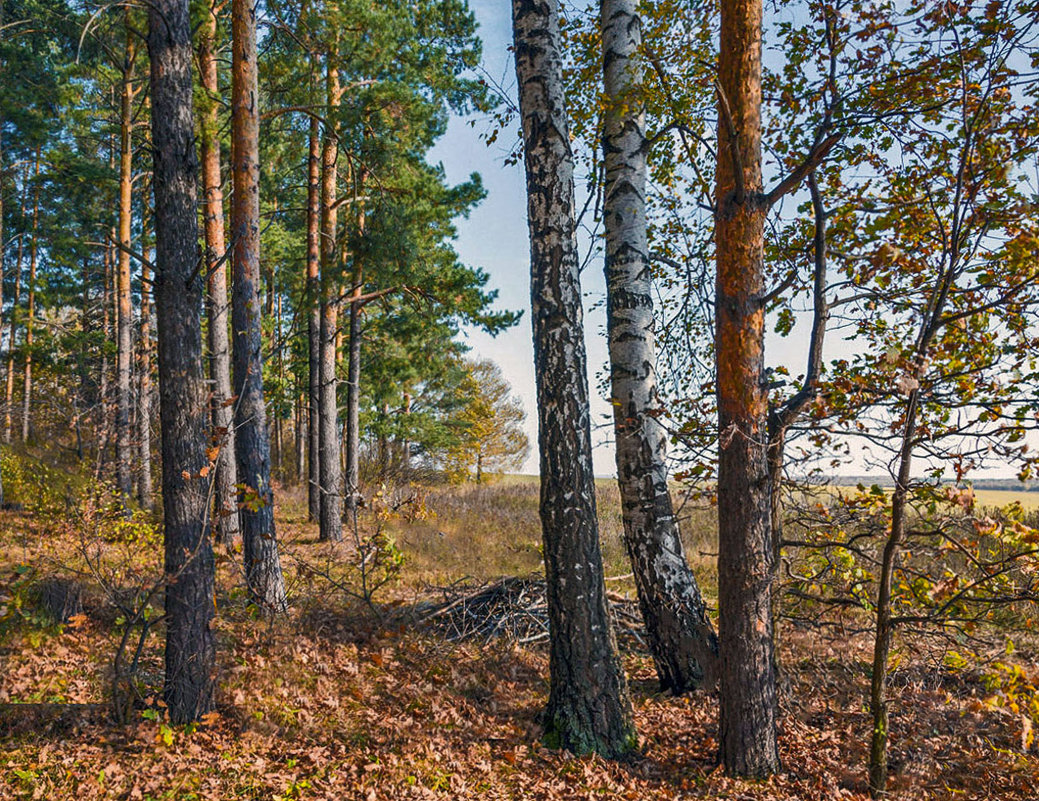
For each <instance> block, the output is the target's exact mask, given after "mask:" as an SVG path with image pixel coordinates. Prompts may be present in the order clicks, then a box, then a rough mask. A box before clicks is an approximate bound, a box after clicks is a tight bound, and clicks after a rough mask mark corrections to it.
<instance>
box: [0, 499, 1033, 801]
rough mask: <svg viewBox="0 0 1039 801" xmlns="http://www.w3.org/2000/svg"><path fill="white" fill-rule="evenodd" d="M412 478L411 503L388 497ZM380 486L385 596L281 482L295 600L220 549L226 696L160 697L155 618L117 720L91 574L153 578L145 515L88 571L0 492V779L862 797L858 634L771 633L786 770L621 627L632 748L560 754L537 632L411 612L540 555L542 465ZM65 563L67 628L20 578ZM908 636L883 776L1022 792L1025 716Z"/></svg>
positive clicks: (107, 618)
mask: <svg viewBox="0 0 1039 801" xmlns="http://www.w3.org/2000/svg"><path fill="white" fill-rule="evenodd" d="M407 493H410V494H407ZM405 498H412V500H411V501H410V502H407V503H401V501H402V500H404V499H405ZM380 503H384V504H387V505H389V506H392V505H394V504H398V503H400V506H399V508H398V510H397V511H396V512H393V513H389V512H388V511H387V512H384V513H383V514H382V515H381V517H382V518H384V519H383V520H382V525H383V527H384V529H385V530H386V531H387V532H389V533H391V534H392V535H393V538H394V540H395V542H396V545H397V546H398V547H399V549H400V550H401V552H402V553H403V555H404V567H403V570H402V572H401V574H400V576H399V577H398V578H397V580H396V581H395V582H394V583H392V584H390V585H388V586H387V587H385V588H384V589H383V590H382V591H380V593H379V594H378V595H377V596H376V598H375V601H374V603H375V611H373V610H371V609H369V608H367V607H366V605H364V604H363V603H359V602H358V601H357V600H356V599H354V598H351V597H350V596H349V593H348V591H349V590H351V589H356V586H355V585H354V584H352V583H351V582H352V578H351V577H352V576H353V575H354V574H351V573H349V572H348V571H346V570H345V569H341V566H342V565H344V564H348V563H349V562H350V561H351V557H352V553H351V548H350V546H349V545H346V546H343V547H338V548H332V547H327V546H324V545H319V544H318V543H317V542H316V531H315V529H314V528H313V527H312V526H311V525H310V524H307V523H306V522H305V520H304V517H305V514H304V498H303V497H302V495H301V494H300V493H299V492H298V491H286V492H282V493H281V494H279V496H278V509H277V513H278V519H279V524H280V533H281V537H282V539H283V565H284V567H285V571H286V576H287V580H288V585H289V587H290V592H291V599H292V611H291V612H290V614H289V615H288V616H287V617H286V618H285V619H283V620H280V621H276V622H274V623H267V622H264V621H263V620H261V619H259V618H257V616H256V614H255V612H254V610H253V609H252V608H251V607H250V606H249V605H248V603H247V601H246V599H245V597H244V594H243V591H242V589H241V582H240V576H239V570H238V568H237V556H229V555H226V554H221V555H220V556H219V559H218V595H217V606H218V610H219V615H218V618H217V625H216V628H217V636H218V648H219V662H220V665H221V674H220V676H219V703H220V707H219V712H218V714H216V715H213V716H212V717H211V718H210V719H209V720H208V722H207V724H206V725H204V726H201V727H174V726H169V725H167V724H166V723H165V722H163V720H162V714H161V706H155V701H156V697H157V692H158V690H159V688H160V686H161V675H162V659H161V640H160V637H159V635H158V633H157V632H153V633H152V634H151V635H150V636H149V637H147V638H146V639H145V641H144V644H143V647H142V653H141V662H140V670H139V671H138V674H137V676H136V677H135V679H136V681H138V689H139V690H140V691H141V694H142V697H143V698H144V699H145V700H146V701H147V702H148V703H149V704H150V705H151V706H149V707H148V708H145V707H144V706H143V705H142V704H137V705H136V706H135V708H133V709H131V710H130V713H129V716H128V722H127V723H125V724H122V725H118V724H116V723H114V722H113V721H112V719H111V717H110V713H111V704H110V699H111V697H112V664H113V656H114V654H115V653H116V650H117V646H118V642H119V637H120V634H121V633H122V632H123V630H124V628H123V626H122V624H121V623H120V614H119V612H118V610H117V609H115V607H114V605H113V600H112V597H110V595H109V594H107V593H106V591H105V590H104V589H103V588H102V586H101V584H99V582H98V580H97V579H98V576H99V575H100V576H102V577H103V576H105V575H108V576H109V577H111V578H113V579H115V578H118V579H120V580H121V581H122V585H121V586H122V589H123V590H126V589H128V588H129V585H130V584H132V582H133V581H139V580H142V579H144V580H147V579H149V578H150V577H154V576H155V575H157V572H156V571H157V568H158V558H159V556H158V554H159V550H160V548H159V547H158V540H157V539H156V538H155V534H154V532H150V530H149V529H148V528H147V527H141V528H139V529H135V531H136V533H135V534H134V535H133V536H132V537H131V536H130V534H129V533H127V532H124V533H126V538H127V539H128V540H133V539H134V537H136V540H135V541H133V542H130V543H129V544H126V543H124V542H122V541H119V540H117V539H113V538H111V537H109V536H108V535H107V534H105V537H103V538H102V542H101V545H100V548H101V550H100V553H102V554H103V559H102V560H101V562H98V563H97V564H102V563H103V564H106V565H109V566H110V567H111V568H112V571H111V572H110V573H105V571H104V570H102V571H100V572H98V573H97V574H96V575H91V574H89V573H88V572H86V571H84V568H85V563H84V560H83V557H82V554H83V549H84V548H87V549H89V548H90V547H91V546H92V545H96V544H97V543H96V542H93V541H92V539H91V536H92V535H91V533H90V531H84V530H83V527H82V523H83V520H82V519H80V520H78V521H76V520H63V519H55V520H48V519H47V518H45V517H43V516H39V515H35V516H34V515H29V514H22V513H14V512H0V575H3V576H4V581H5V583H6V586H7V589H6V590H5V595H8V596H9V599H8V601H7V602H6V603H7V604H8V605H9V606H10V605H11V604H12V603H14V602H17V603H18V604H22V606H21V607H20V609H19V610H18V613H17V614H8V615H7V616H6V617H5V619H4V621H3V627H2V629H0V631H2V638H3V639H2V643H0V659H2V668H3V669H2V671H0V702H2V704H3V706H2V707H0V734H2V737H3V741H4V753H3V755H2V756H0V766H2V775H0V798H4V799H6V798H12V799H15V798H26V799H29V798H42V799H73V798H75V799H94V798H106V799H108V798H110V799H200V798H211V799H272V801H273V800H274V799H289V798H292V799H295V798H303V799H333V798H334V799H365V800H366V801H367V800H368V799H413V798H414V799H421V798H426V799H431V798H444V799H448V798H465V799H572V798H580V799H585V798H587V799H593V798H608V799H639V800H641V799H661V800H663V799H675V798H689V797H716V798H733V799H734V798H740V799H818V800H819V801H822V800H823V799H827V800H828V799H838V798H850V799H863V798H865V797H866V796H865V795H864V793H865V767H864V765H865V761H866V756H867V753H866V742H867V738H868V730H869V721H868V715H867V714H866V712H865V708H864V700H865V697H866V692H867V686H868V680H869V677H868V664H869V662H868V660H869V645H870V643H869V638H868V637H866V636H848V637H843V638H842V637H834V636H829V637H822V636H820V635H819V633H817V632H813V631H811V630H804V629H796V628H788V629H786V630H784V632H783V637H782V641H781V642H782V665H783V675H784V688H783V689H784V691H783V695H782V699H781V707H782V715H781V727H782V728H781V749H782V756H783V760H784V773H782V774H781V775H780V776H777V777H775V778H773V779H771V780H770V781H768V782H763V783H761V782H743V781H734V780H730V779H727V778H725V777H724V776H722V775H721V773H720V772H719V771H718V770H717V769H716V739H715V737H716V726H717V720H716V706H715V703H714V699H713V697H712V695H711V694H709V693H705V692H701V693H697V694H695V695H692V696H690V697H685V698H673V697H667V696H661V695H659V694H657V693H656V692H655V689H654V686H655V681H654V672H653V667H652V664H651V662H650V659H649V658H648V655H647V654H646V653H645V652H644V651H642V650H641V649H640V648H638V647H637V646H631V645H630V643H629V645H628V647H627V650H626V652H625V655H624V660H625V665H626V667H627V669H628V671H629V676H630V677H631V688H632V693H633V697H634V701H635V714H636V720H637V724H638V726H639V731H640V734H641V737H642V751H641V754H640V755H639V757H638V758H636V759H634V760H633V761H631V762H629V763H623V764H616V763H607V762H605V761H603V760H601V759H599V758H597V757H590V758H580V759H578V758H573V757H569V756H567V755H565V754H560V753H557V752H553V751H550V750H548V749H546V748H543V747H542V746H541V745H539V743H538V717H537V716H538V712H539V710H540V708H541V706H542V705H543V703H544V701H545V693H546V689H547V687H546V677H547V669H548V668H547V658H546V653H545V651H544V649H543V648H542V647H541V645H540V644H538V643H532V644H530V645H526V646H524V645H520V644H517V643H515V642H510V641H508V640H507V639H504V638H490V639H481V640H478V641H450V640H448V639H445V638H443V637H442V636H439V635H436V634H434V633H432V632H430V631H428V630H426V629H424V628H422V627H421V626H420V625H418V621H419V619H420V618H421V616H422V610H423V609H425V608H426V607H425V606H423V605H424V604H428V603H429V602H430V601H431V600H436V599H437V598H438V597H439V593H440V591H439V590H438V589H436V588H437V587H440V586H443V585H445V584H448V583H451V582H454V581H457V580H459V579H462V578H463V577H470V578H471V579H472V580H474V581H477V582H482V581H486V580H489V579H493V578H495V577H497V576H501V575H526V574H528V573H532V572H536V571H538V570H539V569H540V556H539V550H538V549H539V539H540V534H539V529H538V524H537V487H536V484H535V483H534V482H532V481H529V480H519V479H515V480H506V481H502V482H501V483H499V484H494V485H490V486H480V487H477V486H472V485H470V486H466V487H460V488H459V487H434V488H426V489H421V490H418V491H416V490H414V489H412V490H406V491H402V492H401V493H398V494H396V495H390V496H387V497H386V498H383V499H382V500H381V501H380ZM599 506H600V515H601V518H602V528H603V547H604V553H605V559H606V565H607V568H606V569H607V575H608V576H610V577H613V578H615V577H617V576H623V575H624V574H626V573H627V572H628V571H627V566H626V563H625V559H624V554H623V548H622V545H621V541H620V516H619V510H618V504H617V494H616V489H615V488H614V487H613V485H612V482H608V481H607V482H601V483H600V486H599ZM712 514H713V513H712V512H710V511H699V512H696V513H695V515H693V516H692V517H690V518H689V519H688V520H687V521H686V525H685V533H686V544H687V548H688V549H689V551H690V553H691V554H692V555H693V561H694V564H695V566H696V570H697V574H698V576H700V577H701V578H702V579H703V581H704V584H705V587H706V590H707V592H708V594H709V595H713V587H714V580H713V577H712V576H711V573H712V568H713V558H712V555H711V553H710V551H711V546H710V543H711V540H712V536H713V535H712V533H711V530H712V528H713V517H712ZM361 522H362V524H363V527H364V528H365V529H366V530H368V529H370V528H371V527H372V526H374V525H376V523H375V521H374V519H373V518H372V517H371V513H370V512H369V513H366V516H365V517H364V518H363V519H362V521H361ZM98 531H99V532H101V533H102V534H104V533H105V532H106V531H107V529H103V528H100V529H98ZM124 557H128V560H129V562H127V560H126V559H124ZM28 566H32V568H31V569H30V568H29V567H28ZM120 566H121V567H120ZM119 571H122V572H119ZM56 574H63V575H67V576H73V577H77V578H78V579H79V580H81V581H82V582H83V584H84V587H85V591H84V599H83V613H82V615H79V616H76V617H75V618H74V619H73V620H72V621H71V622H69V623H67V624H65V625H58V624H55V623H54V622H53V621H52V620H48V619H47V618H46V617H45V616H43V615H41V614H39V613H38V612H36V611H33V607H32V604H33V593H32V591H31V590H32V585H33V582H38V581H39V580H40V579H42V578H43V577H44V576H47V575H56ZM610 589H611V590H613V591H614V592H617V593H619V594H623V593H629V592H630V591H631V587H630V582H628V581H625V580H623V579H622V580H614V581H612V582H611V587H610ZM109 590H111V588H109ZM156 613H157V612H156ZM134 631H135V632H139V629H135V630H134ZM914 649H915V646H912V647H906V648H904V649H903V650H902V651H901V652H900V653H901V654H902V656H901V657H900V660H899V666H898V667H897V668H896V669H895V670H894V672H893V676H892V685H893V688H894V689H893V698H892V732H893V750H892V764H893V766H894V773H895V775H894V777H893V780H892V796H891V797H892V798H905V799H922V798H935V799H939V798H973V799H983V798H985V799H1004V801H1011V800H1012V799H1031V798H1034V787H1035V782H1036V781H1037V779H1039V759H1037V758H1036V756H1035V753H1034V751H1027V750H1026V751H1023V750H1022V732H1023V730H1022V722H1021V718H1020V716H1015V715H1013V714H1011V713H1009V712H1007V711H1006V710H1002V709H996V708H990V706H988V705H986V703H985V700H984V699H985V689H984V687H982V686H981V685H980V684H979V683H978V682H977V681H976V680H975V679H972V678H971V677H970V676H967V675H959V674H951V673H949V672H946V671H944V670H942V669H941V668H939V667H936V665H939V664H940V657H939V655H938V654H937V653H934V652H931V651H921V652H917V651H914Z"/></svg>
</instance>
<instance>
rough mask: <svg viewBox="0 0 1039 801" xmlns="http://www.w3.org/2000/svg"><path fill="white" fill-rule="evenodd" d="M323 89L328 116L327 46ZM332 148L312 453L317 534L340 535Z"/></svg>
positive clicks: (332, 67) (334, 75)
mask: <svg viewBox="0 0 1039 801" xmlns="http://www.w3.org/2000/svg"><path fill="white" fill-rule="evenodd" d="M327 70H328V72H327V74H326V88H327V93H328V109H329V110H328V117H329V120H331V119H332V117H333V115H334V111H333V110H334V109H335V108H336V106H338V104H339V96H340V89H339V70H338V67H337V66H336V55H335V51H334V50H333V52H332V54H330V55H329V57H328V65H327ZM337 155H338V149H337V144H336V139H335V132H334V131H331V130H326V131H325V140H324V144H323V147H322V152H321V327H320V340H321V358H320V383H321V386H320V398H319V400H320V417H319V447H318V458H319V459H320V462H321V521H320V522H321V525H320V534H319V536H320V539H322V540H325V541H330V542H338V541H339V540H341V539H342V538H343V495H342V471H341V469H340V463H339V415H338V404H337V398H336V395H337V393H336V386H337V383H338V382H337V381H336V336H337V334H338V332H339V288H340V284H341V283H342V282H341V276H340V270H339V265H338V261H337V258H336V255H337V251H338V248H337V247H336V244H337V243H336V225H337V217H338V215H337V213H336V208H335V200H336V186H337V185H338V181H337V171H336V158H337Z"/></svg>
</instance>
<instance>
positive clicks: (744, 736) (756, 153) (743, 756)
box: [715, 0, 779, 777]
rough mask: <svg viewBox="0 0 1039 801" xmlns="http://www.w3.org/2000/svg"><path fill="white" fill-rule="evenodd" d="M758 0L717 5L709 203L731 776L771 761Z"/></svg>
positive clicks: (721, 612)
mask: <svg viewBox="0 0 1039 801" xmlns="http://www.w3.org/2000/svg"><path fill="white" fill-rule="evenodd" d="M761 13H762V8H761V0H729V1H728V2H723V3H722V5H721V34H720V40H719V41H720V54H719V62H718V107H719V110H718V117H719V122H718V154H717V155H718V168H717V188H716V198H715V203H716V206H717V209H716V214H715V247H716V258H717V268H718V272H717V285H716V295H715V325H716V331H715V351H716V359H717V397H718V425H719V445H718V520H719V524H718V541H719V545H718V620H719V624H718V636H719V652H720V665H719V673H720V684H721V696H720V700H721V706H720V715H719V745H720V750H721V758H722V762H723V764H724V765H725V768H726V770H727V771H728V772H729V773H730V774H731V775H736V776H751V777H764V776H768V775H771V774H772V773H775V772H776V771H777V770H778V769H779V751H778V748H777V744H776V675H775V664H774V650H773V641H772V625H773V624H772V593H771V586H772V577H773V564H774V551H773V543H772V535H771V528H770V512H771V507H770V489H769V476H768V465H767V454H768V424H767V418H768V391H767V388H766V382H765V372H764V371H765V362H764V333H765V329H764V326H765V309H764V304H763V302H762V299H763V297H764V225H765V214H766V210H767V207H766V203H765V199H764V197H763V195H762V179H761Z"/></svg>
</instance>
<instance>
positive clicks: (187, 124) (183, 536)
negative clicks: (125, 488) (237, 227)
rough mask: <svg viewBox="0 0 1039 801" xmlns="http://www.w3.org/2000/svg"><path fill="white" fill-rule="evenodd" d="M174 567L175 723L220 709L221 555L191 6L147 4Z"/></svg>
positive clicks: (168, 520)
mask: <svg viewBox="0 0 1039 801" xmlns="http://www.w3.org/2000/svg"><path fill="white" fill-rule="evenodd" d="M148 52H149V55H150V57H151V105H152V147H153V153H154V173H153V175H154V177H153V185H154V187H155V258H156V275H155V309H156V317H157V323H158V335H159V403H160V407H161V414H160V418H161V421H162V497H163V519H164V522H165V527H164V532H165V542H166V549H165V550H166V565H165V571H166V576H167V578H168V583H167V586H166V594H165V595H166V689H165V695H166V703H167V705H168V707H169V711H170V719H171V720H172V721H173V722H174V723H186V722H189V721H192V720H198V719H199V718H200V717H201V716H202V715H204V714H206V713H207V712H209V711H210V710H212V709H213V688H214V684H215V681H214V670H215V666H216V654H215V647H214V641H213V633H212V631H211V629H210V624H211V622H212V620H213V614H214V605H213V593H214V581H213V550H212V546H211V545H210V539H209V536H208V533H207V531H206V480H205V479H204V478H202V477H201V473H202V472H203V468H204V467H205V466H206V465H207V460H206V455H205V435H206V401H205V386H204V383H203V378H202V320H201V307H202V280H201V278H200V277H199V275H198V270H197V263H198V218H197V216H196V213H197V212H196V198H197V189H196V180H197V177H196V173H197V170H198V160H197V157H196V155H195V144H194V124H193V116H192V91H193V85H192V78H191V56H192V53H191V24H190V20H189V16H188V2H187V0H154V2H153V3H152V4H151V5H150V6H149V8H148Z"/></svg>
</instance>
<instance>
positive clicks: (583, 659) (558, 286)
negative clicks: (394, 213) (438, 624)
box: [512, 0, 637, 757]
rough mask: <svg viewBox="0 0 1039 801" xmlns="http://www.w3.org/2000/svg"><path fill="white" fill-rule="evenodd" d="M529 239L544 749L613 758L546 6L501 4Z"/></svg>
mask: <svg viewBox="0 0 1039 801" xmlns="http://www.w3.org/2000/svg"><path fill="white" fill-rule="evenodd" d="M512 12H513V37H514V43H515V55H516V77H517V81H518V84H519V103H520V117H521V119H522V124H523V146H524V163H525V167H526V180H527V220H528V225H529V230H530V255H531V269H530V276H531V304H532V315H531V317H532V324H533V328H534V368H535V379H536V384H537V400H538V445H539V448H540V463H541V464H540V466H541V503H540V516H541V528H542V537H543V542H544V553H545V574H546V579H547V587H548V593H547V594H548V614H549V632H550V638H549V643H550V644H549V674H550V678H549V681H550V686H549V699H548V708H547V710H546V713H545V742H546V744H548V745H549V746H552V747H561V748H566V749H568V750H570V751H573V752H575V753H578V754H582V753H588V752H593V751H594V752H598V753H599V754H602V755H603V756H605V757H623V756H625V755H626V754H629V753H630V752H631V751H632V750H633V749H634V748H635V747H636V746H637V736H636V733H635V727H634V723H633V722H632V710H631V702H630V699H629V697H628V687H627V681H626V679H625V676H624V673H623V670H622V669H621V665H620V661H619V659H618V657H617V650H616V642H615V639H614V634H613V626H612V622H611V620H610V615H609V609H608V607H607V604H606V588H605V584H604V582H603V572H602V555H601V553H600V550H599V532H598V523H597V519H596V507H595V484H594V476H593V473H592V447H591V428H590V420H589V409H588V377H587V372H586V356H585V347H584V330H583V321H582V317H583V314H582V308H581V287H580V270H579V264H578V257H577V242H576V238H575V222H574V174H573V173H574V165H573V154H572V152H571V150H570V138H569V132H568V127H567V120H566V108H565V99H564V95H563V82H562V63H561V58H560V52H559V19H558V7H557V4H556V0H513V4H512Z"/></svg>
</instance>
